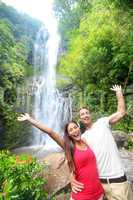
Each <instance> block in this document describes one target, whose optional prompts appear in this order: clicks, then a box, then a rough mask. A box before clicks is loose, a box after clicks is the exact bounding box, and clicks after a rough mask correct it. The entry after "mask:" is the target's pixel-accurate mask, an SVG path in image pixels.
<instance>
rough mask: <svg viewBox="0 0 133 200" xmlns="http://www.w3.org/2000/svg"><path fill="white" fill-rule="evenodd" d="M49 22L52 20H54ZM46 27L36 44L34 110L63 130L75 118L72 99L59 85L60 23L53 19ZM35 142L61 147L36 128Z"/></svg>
mask: <svg viewBox="0 0 133 200" xmlns="http://www.w3.org/2000/svg"><path fill="white" fill-rule="evenodd" d="M51 17H52V16H51ZM51 19H52V18H51ZM52 20H54V19H52ZM49 22H50V23H51V21H50V20H49ZM45 27H46V28H47V30H48V31H46V29H45V28H44V27H42V28H41V29H40V30H39V32H38V34H37V38H36V42H35V45H34V69H35V75H34V78H33V85H34V90H35V97H34V109H33V114H34V116H35V118H36V119H38V120H39V121H41V122H43V123H44V124H45V125H47V126H48V127H50V128H52V129H53V130H54V131H56V132H57V133H60V134H61V133H62V132H63V128H64V124H65V123H66V122H67V121H68V120H69V119H70V118H71V106H70V104H71V100H70V98H68V97H67V98H64V97H63V96H62V94H61V93H60V92H59V91H58V90H57V88H56V64H57V57H58V50H59V41H60V38H59V35H58V32H57V23H52V28H51V26H50V25H49V24H45ZM46 41H47V42H46ZM32 143H33V145H44V144H45V148H46V149H51V148H52V149H53V148H55V147H57V145H56V143H55V142H54V141H52V139H50V138H49V137H48V136H47V135H46V134H42V133H40V131H39V130H38V129H35V128H34V129H33V142H32Z"/></svg>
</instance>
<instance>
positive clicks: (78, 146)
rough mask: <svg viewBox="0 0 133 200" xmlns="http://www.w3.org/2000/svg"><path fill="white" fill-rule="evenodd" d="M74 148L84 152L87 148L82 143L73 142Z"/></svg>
mask: <svg viewBox="0 0 133 200" xmlns="http://www.w3.org/2000/svg"><path fill="white" fill-rule="evenodd" d="M75 147H76V148H78V149H81V150H85V149H86V148H87V145H86V144H85V142H84V141H82V140H80V141H76V142H75Z"/></svg>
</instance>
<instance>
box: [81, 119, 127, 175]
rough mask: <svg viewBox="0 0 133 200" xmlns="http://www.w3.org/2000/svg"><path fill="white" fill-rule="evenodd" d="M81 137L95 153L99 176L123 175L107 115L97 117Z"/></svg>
mask: <svg viewBox="0 0 133 200" xmlns="http://www.w3.org/2000/svg"><path fill="white" fill-rule="evenodd" d="M82 139H84V140H85V141H86V143H87V144H88V145H89V146H90V148H91V149H92V150H93V151H94V153H95V156H96V159H97V167H98V171H99V176H100V178H117V177H121V176H123V175H124V169H123V166H122V163H121V160H120V157H119V151H118V148H117V146H116V143H115V140H114V138H113V136H112V132H111V129H110V125H109V118H108V117H103V118H100V119H98V120H97V121H96V122H95V123H94V124H93V125H92V127H91V128H90V129H88V130H86V131H85V132H84V133H83V134H82Z"/></svg>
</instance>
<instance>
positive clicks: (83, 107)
mask: <svg viewBox="0 0 133 200" xmlns="http://www.w3.org/2000/svg"><path fill="white" fill-rule="evenodd" d="M82 109H86V110H89V111H91V110H90V108H89V107H87V106H82V107H80V109H79V112H80V110H82Z"/></svg>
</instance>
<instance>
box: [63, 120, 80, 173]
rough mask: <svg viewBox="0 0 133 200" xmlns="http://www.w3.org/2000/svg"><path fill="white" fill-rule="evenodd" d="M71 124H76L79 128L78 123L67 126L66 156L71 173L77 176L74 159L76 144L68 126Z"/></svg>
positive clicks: (65, 137) (65, 134)
mask: <svg viewBox="0 0 133 200" xmlns="http://www.w3.org/2000/svg"><path fill="white" fill-rule="evenodd" d="M70 123H74V124H76V125H77V126H78V124H77V122H75V121H70V122H69V123H67V124H66V126H65V130H64V142H65V155H66V158H67V162H68V166H69V169H70V172H73V173H74V174H75V164H74V159H73V153H74V143H73V140H72V138H71V137H70V136H69V134H68V126H69V124H70Z"/></svg>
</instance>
